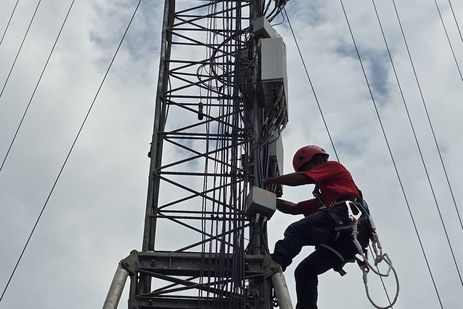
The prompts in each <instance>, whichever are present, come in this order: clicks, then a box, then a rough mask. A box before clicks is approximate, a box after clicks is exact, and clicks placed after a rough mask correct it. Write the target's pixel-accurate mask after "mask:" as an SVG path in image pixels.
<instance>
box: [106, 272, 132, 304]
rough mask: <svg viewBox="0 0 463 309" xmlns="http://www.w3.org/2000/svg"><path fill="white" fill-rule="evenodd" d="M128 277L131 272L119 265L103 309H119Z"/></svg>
mask: <svg viewBox="0 0 463 309" xmlns="http://www.w3.org/2000/svg"><path fill="white" fill-rule="evenodd" d="M128 276H129V272H128V271H127V270H126V269H124V268H123V267H122V266H121V263H119V265H118V266H117V270H116V273H115V274H114V278H113V281H112V282H111V286H110V287H109V291H108V295H106V300H105V302H104V305H103V309H116V308H117V305H118V304H119V300H120V299H121V295H122V291H123V290H124V285H125V282H126V281H127V277H128Z"/></svg>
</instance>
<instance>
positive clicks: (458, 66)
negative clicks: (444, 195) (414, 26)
mask: <svg viewBox="0 0 463 309" xmlns="http://www.w3.org/2000/svg"><path fill="white" fill-rule="evenodd" d="M434 3H435V4H436V9H437V12H438V13H439V18H440V21H441V24H442V27H443V28H444V32H445V36H446V37H447V42H448V43H449V47H450V50H451V51H452V55H453V60H454V61H455V65H456V66H457V70H458V74H459V75H460V79H461V81H462V82H463V75H462V74H461V69H460V64H459V63H458V60H457V56H456V55H455V50H454V49H453V45H452V42H451V41H450V37H449V33H448V31H447V27H446V26H445V23H444V18H443V17H442V13H441V11H440V7H439V4H437V0H434ZM457 27H458V23H457ZM458 30H460V28H459V27H458ZM460 34H461V33H460ZM462 227H463V226H462Z"/></svg>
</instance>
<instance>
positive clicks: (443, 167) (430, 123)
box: [404, 0, 463, 284]
mask: <svg viewBox="0 0 463 309" xmlns="http://www.w3.org/2000/svg"><path fill="white" fill-rule="evenodd" d="M434 2H435V3H436V8H437V11H438V12H439V17H440V20H441V22H442V26H443V27H444V31H445V35H446V37H447V41H448V43H449V46H450V49H451V50H452V55H453V59H454V60H455V64H456V65H457V69H458V73H459V74H460V78H461V81H462V82H463V76H462V73H461V70H460V66H459V64H458V60H457V57H456V55H455V51H454V49H453V45H452V43H451V42H450V38H449V35H448V32H447V28H446V27H445V24H444V20H443V18H442V14H441V11H440V9H439V5H438V4H437V1H436V0H434ZM449 4H450V8H451V10H452V13H453V16H454V18H455V23H456V25H457V28H458V33H459V34H460V38H461V39H462V42H463V37H462V36H461V31H460V27H459V25H458V22H457V20H456V17H455V12H454V11H453V7H452V3H451V2H450V0H449ZM404 40H405V36H404ZM407 50H408V44H407ZM409 57H410V61H412V60H411V56H410V54H409ZM412 65H413V63H412ZM413 67H414V65H413ZM416 82H417V83H418V84H419V81H418V77H417V76H416ZM419 89H420V92H421V87H420V88H419ZM421 97H422V98H423V95H421ZM422 103H423V106H424V109H425V111H426V116H427V119H428V123H429V126H430V128H431V132H432V136H433V138H434V143H435V145H436V148H437V153H438V154H439V159H440V162H441V165H442V169H443V171H444V174H445V179H446V180H447V185H448V188H449V191H450V195H451V196H452V201H453V205H454V206H455V211H456V212H457V216H458V220H459V221H460V227H461V229H462V230H463V222H462V220H461V215H460V211H459V210H458V206H457V201H456V199H455V195H454V194H453V189H452V186H451V184H450V179H449V176H448V174H447V169H446V167H445V164H444V159H443V158H442V153H441V151H440V147H439V143H438V142H437V138H436V134H435V133H434V128H433V125H432V122H431V118H430V116H429V113H428V108H427V106H426V102H425V101H424V99H422ZM462 284H463V282H462Z"/></svg>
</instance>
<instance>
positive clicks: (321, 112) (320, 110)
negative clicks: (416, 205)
mask: <svg viewBox="0 0 463 309" xmlns="http://www.w3.org/2000/svg"><path fill="white" fill-rule="evenodd" d="M283 12H284V14H285V16H286V20H287V21H288V24H289V27H290V30H291V33H292V35H293V39H294V42H295V44H296V46H297V49H298V51H299V56H300V58H301V61H302V64H303V66H304V69H305V72H306V75H307V78H308V80H309V83H310V86H311V88H312V91H313V94H314V96H315V100H316V102H317V105H318V108H319V112H320V114H321V117H322V119H323V122H324V124H325V129H326V131H327V133H328V136H329V138H330V141H331V146H332V147H333V149H334V151H335V154H336V158H337V160H338V161H339V157H338V154H337V152H336V147H335V145H334V142H333V140H332V138H331V134H330V131H329V128H328V125H327V122H326V121H325V118H324V115H323V111H322V109H321V106H320V104H319V101H318V98H317V94H316V92H315V88H314V87H313V84H312V82H311V78H310V74H309V72H308V69H307V66H306V65H305V61H304V57H303V56H302V52H301V50H300V48H299V43H298V41H297V38H296V35H295V33H294V30H293V27H292V25H291V21H290V20H289V16H288V14H287V12H286V9H283ZM380 280H381V284H382V286H383V290H384V293H385V294H386V297H387V299H388V302H389V305H390V308H392V302H391V299H390V297H389V293H388V291H387V289H386V285H385V283H384V280H383V277H380Z"/></svg>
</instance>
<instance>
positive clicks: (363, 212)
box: [314, 187, 399, 309]
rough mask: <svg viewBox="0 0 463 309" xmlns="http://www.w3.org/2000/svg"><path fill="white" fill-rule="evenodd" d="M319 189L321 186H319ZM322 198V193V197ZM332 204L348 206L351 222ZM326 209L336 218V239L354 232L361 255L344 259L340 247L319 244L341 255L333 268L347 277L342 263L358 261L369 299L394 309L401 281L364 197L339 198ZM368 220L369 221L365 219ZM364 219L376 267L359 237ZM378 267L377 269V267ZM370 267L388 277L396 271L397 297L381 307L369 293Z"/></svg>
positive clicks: (379, 308) (354, 241)
mask: <svg viewBox="0 0 463 309" xmlns="http://www.w3.org/2000/svg"><path fill="white" fill-rule="evenodd" d="M316 190H318V188H317V187H316ZM314 196H315V197H316V198H317V196H316V195H315V194H314ZM318 198H320V200H319V201H321V195H319V197H318ZM333 207H336V208H339V207H346V208H347V218H348V221H349V222H348V224H347V225H346V224H345V220H342V219H341V218H340V217H339V216H338V215H337V213H336V212H335V211H332V210H331V209H332V208H333ZM325 211H327V213H328V214H329V215H330V217H331V218H332V219H333V221H334V222H335V224H336V226H335V231H336V236H335V240H334V241H336V240H337V239H338V238H339V237H340V235H341V233H342V232H345V231H352V232H351V236H352V241H353V243H354V245H355V247H356V249H357V254H358V255H360V257H361V258H359V257H358V256H357V255H355V256H354V257H353V258H347V259H346V258H345V257H344V256H343V254H341V253H340V252H339V251H338V250H336V249H334V248H333V247H331V246H329V245H327V244H320V245H319V246H318V247H320V248H325V249H327V250H329V251H331V252H332V253H333V254H335V255H336V256H337V257H339V259H340V261H341V263H340V266H338V267H336V268H333V269H334V270H335V271H337V272H338V273H339V274H340V275H341V276H344V275H345V274H346V272H345V271H344V270H343V266H344V265H345V264H346V263H348V262H354V261H357V264H358V265H359V267H360V269H361V270H362V273H363V283H364V286H365V292H366V294H367V297H368V300H369V301H370V302H371V304H372V305H373V306H374V307H375V308H378V309H387V308H391V307H392V306H393V305H394V304H395V303H396V301H397V298H398V296H399V280H398V277H397V273H396V271H395V269H394V267H393V266H392V262H391V259H390V258H389V256H388V255H387V254H386V253H383V249H382V246H381V243H380V241H379V238H378V235H377V233H376V227H375V225H374V222H373V219H372V217H371V214H370V213H369V210H368V206H367V204H366V202H365V201H364V200H363V199H361V200H344V201H339V202H336V203H335V204H333V205H332V206H331V207H329V208H325ZM366 220H368V221H366ZM361 221H366V222H365V223H367V224H368V228H369V231H368V234H369V235H368V236H369V240H370V241H371V248H372V255H373V260H374V263H373V264H374V266H372V265H371V263H370V262H369V260H368V256H367V250H366V249H365V248H364V247H363V246H362V245H361V244H360V242H359V240H358V235H359V231H358V225H359V223H360V222H361ZM382 262H385V263H386V264H387V270H386V272H384V273H382V272H380V271H379V264H380V263H382ZM375 268H376V269H375ZM370 270H371V271H372V272H373V273H375V274H376V275H378V276H380V277H388V276H389V275H390V272H391V271H392V273H393V274H394V278H395V281H396V293H395V296H394V299H393V301H392V302H390V304H389V305H387V306H384V307H382V306H378V305H377V304H376V303H375V302H374V301H373V300H372V299H371V296H370V292H369V289H368V279H367V276H368V273H369V272H370Z"/></svg>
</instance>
